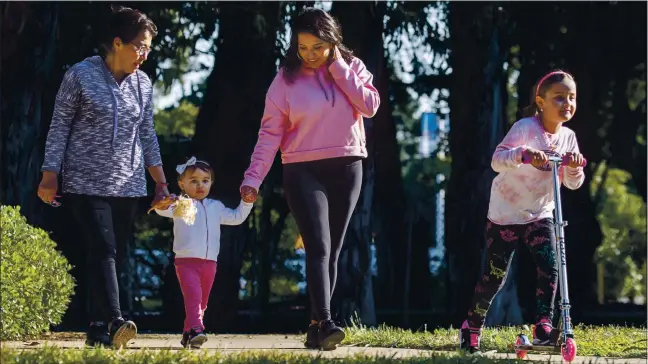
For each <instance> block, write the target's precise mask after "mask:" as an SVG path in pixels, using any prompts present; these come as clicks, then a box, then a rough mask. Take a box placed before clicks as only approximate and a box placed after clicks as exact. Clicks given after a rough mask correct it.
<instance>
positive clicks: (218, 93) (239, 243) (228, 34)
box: [194, 2, 281, 332]
mask: <svg viewBox="0 0 648 364" xmlns="http://www.w3.org/2000/svg"><path fill="white" fill-rule="evenodd" d="M280 5H281V3H278V2H255V3H222V4H221V6H220V16H219V18H220V23H219V24H220V28H219V39H218V42H217V44H218V53H217V56H216V62H215V64H214V70H213V71H212V74H211V75H210V76H209V78H208V80H207V91H206V94H205V98H204V101H203V106H202V108H201V110H200V113H199V115H198V118H197V120H196V134H195V135H196V137H195V139H194V155H196V156H197V157H199V158H206V159H207V160H208V161H209V162H210V164H211V165H212V167H213V168H214V173H215V176H216V179H215V181H214V185H213V187H212V192H213V194H214V195H215V197H216V198H218V199H220V200H222V201H223V202H224V203H225V204H226V205H228V206H232V207H233V206H236V205H238V202H239V201H240V196H239V185H240V183H241V181H242V179H243V172H244V171H245V169H246V168H247V167H248V165H249V163H250V155H251V153H252V150H253V148H254V144H255V143H256V140H257V138H256V135H257V133H258V130H259V125H260V120H261V117H262V115H263V108H264V100H265V94H266V91H267V90H268V87H269V86H270V83H271V82H272V79H273V78H274V76H275V75H276V66H275V61H276V59H277V57H278V55H279V53H278V49H277V47H276V39H277V30H278V29H279V25H280V19H281V9H280ZM279 170H280V168H273V169H272V170H271V172H270V173H269V175H268V177H267V178H266V180H265V183H264V186H263V192H262V193H263V194H264V197H265V198H264V200H265V201H269V200H271V199H270V198H269V196H268V194H269V193H272V191H273V188H274V186H275V185H277V184H278V183H279V181H278V178H277V177H278V176H280V173H279V172H280V171H279ZM264 216H265V217H266V219H269V216H268V214H264ZM260 224H261V225H263V224H270V222H269V221H260ZM251 243H254V244H256V243H261V240H260V239H259V238H257V237H256V236H255V232H254V230H253V229H250V228H249V227H247V224H243V225H242V226H232V227H229V226H224V227H223V228H222V235H221V251H220V257H219V265H218V274H217V275H216V281H215V283H214V289H213V290H212V294H211V296H210V298H211V299H210V301H211V303H210V307H211V308H212V309H211V310H208V311H207V316H206V320H208V322H210V321H211V323H210V327H214V329H215V330H217V331H220V332H223V331H231V330H232V329H233V328H234V323H235V319H236V316H237V306H238V294H239V279H240V276H241V266H242V259H243V252H244V251H245V250H246V248H247V246H248V244H251ZM263 244H266V242H263V243H262V246H263ZM264 256H267V252H266V254H264ZM267 279H269V277H267Z"/></svg>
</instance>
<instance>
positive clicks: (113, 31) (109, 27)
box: [99, 5, 158, 55]
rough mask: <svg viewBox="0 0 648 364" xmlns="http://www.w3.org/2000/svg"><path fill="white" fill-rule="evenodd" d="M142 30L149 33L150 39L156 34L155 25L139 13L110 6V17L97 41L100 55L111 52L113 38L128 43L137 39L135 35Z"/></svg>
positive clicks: (123, 7)
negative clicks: (99, 46)
mask: <svg viewBox="0 0 648 364" xmlns="http://www.w3.org/2000/svg"><path fill="white" fill-rule="evenodd" d="M142 30H146V31H148V32H149V33H151V36H152V37H155V36H156V35H157V33H158V32H157V26H156V25H155V23H153V21H152V20H151V19H150V18H149V17H148V16H146V14H144V13H142V12H141V11H139V10H136V9H131V8H127V7H125V6H119V5H111V6H110V15H109V16H108V20H107V21H106V24H105V26H104V29H103V31H102V32H101V37H100V40H99V42H100V45H101V51H102V55H106V54H107V53H109V52H110V51H111V50H112V43H113V40H114V39H115V37H119V38H121V40H122V41H123V42H124V43H128V42H130V41H132V40H133V39H135V38H137V35H138V34H139V33H140V32H141V31H142Z"/></svg>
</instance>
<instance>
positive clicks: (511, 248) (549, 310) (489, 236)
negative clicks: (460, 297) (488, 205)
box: [468, 218, 558, 328]
mask: <svg viewBox="0 0 648 364" xmlns="http://www.w3.org/2000/svg"><path fill="white" fill-rule="evenodd" d="M555 240H556V237H555V231H554V222H553V219H551V218H547V219H541V220H538V221H536V222H532V223H529V224H525V225H497V224H494V223H492V222H490V221H489V222H488V223H487V225H486V249H487V251H486V269H485V271H484V275H482V276H481V277H480V278H479V281H478V282H477V286H476V287H475V294H474V296H473V300H472V304H471V306H470V309H469V310H468V324H469V325H470V327H473V328H481V327H482V326H483V325H484V320H485V317H486V313H487V312H488V308H489V307H490V305H491V302H492V301H493V297H495V294H496V293H497V292H498V291H499V289H500V288H501V287H502V286H503V284H504V277H505V276H506V269H507V267H508V263H509V260H510V259H511V258H512V257H513V253H514V252H515V249H516V247H517V245H518V244H519V242H524V245H526V246H527V248H529V250H530V251H531V254H533V260H534V261H535V263H536V265H537V273H538V283H537V289H536V298H537V305H538V307H537V310H536V317H537V321H540V320H541V319H548V320H550V321H551V320H552V319H553V311H554V299H555V297H556V282H557V281H558V269H557V267H556V246H555Z"/></svg>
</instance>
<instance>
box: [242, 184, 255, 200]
mask: <svg viewBox="0 0 648 364" xmlns="http://www.w3.org/2000/svg"><path fill="white" fill-rule="evenodd" d="M257 194H258V192H257V190H256V189H255V188H254V187H250V186H243V187H241V200H243V202H245V203H253V202H254V201H256V199H257Z"/></svg>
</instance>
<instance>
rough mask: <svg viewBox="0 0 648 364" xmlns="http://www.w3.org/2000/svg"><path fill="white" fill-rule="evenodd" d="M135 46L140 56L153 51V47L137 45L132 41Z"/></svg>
mask: <svg viewBox="0 0 648 364" xmlns="http://www.w3.org/2000/svg"><path fill="white" fill-rule="evenodd" d="M130 45H132V46H133V47H134V48H135V52H136V53H137V55H138V56H140V57H146V56H148V54H149V53H151V48H149V47H147V46H145V45H140V46H138V45H135V44H133V43H130Z"/></svg>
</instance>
